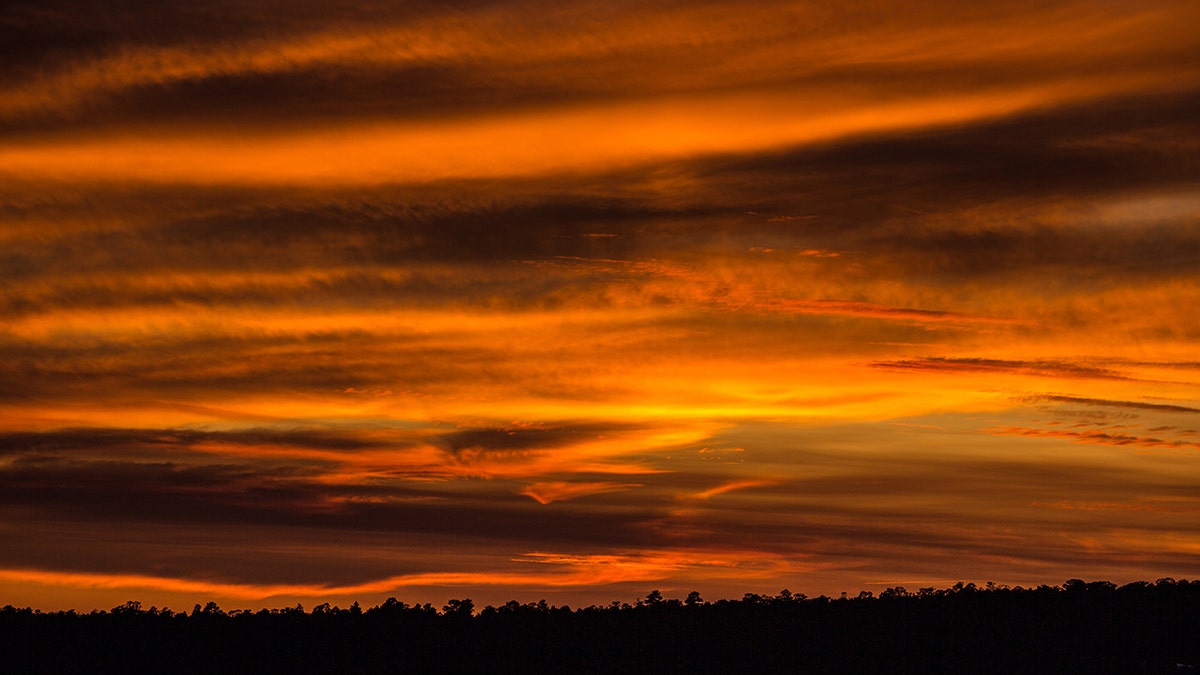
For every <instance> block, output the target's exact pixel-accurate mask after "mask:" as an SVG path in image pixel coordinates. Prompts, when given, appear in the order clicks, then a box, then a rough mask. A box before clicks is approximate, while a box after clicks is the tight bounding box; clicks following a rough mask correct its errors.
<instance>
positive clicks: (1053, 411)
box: [0, 0, 1200, 610]
mask: <svg viewBox="0 0 1200 675" xmlns="http://www.w3.org/2000/svg"><path fill="white" fill-rule="evenodd" d="M1196 25H1200V5H1198V4H1197V3H1195V2H1194V1H1191V0H1186V1H1179V2H1175V1H1160V2H1119V1H1100V2H1097V1H1094V0H1090V1H1088V2H1055V3H1046V2H1032V1H1031V2H1022V1H1018V0H1001V1H998V2H990V3H961V2H937V1H931V2H910V3H899V2H895V3H885V2H865V1H864V2H858V1H852V2H845V3H828V2H807V1H805V2H771V1H755V2H732V1H730V2H703V1H700V2H695V1H689V2H682V1H680V2H672V1H662V0H649V1H646V0H639V1H637V2H632V1H630V2H626V1H624V0H615V1H614V0H606V1H605V2H598V1H590V0H581V1H579V2H566V3H564V2H548V1H547V2H543V1H541V0H507V1H500V0H496V1H490V2H489V1H486V0H480V1H477V2H468V1H462V2H459V1H448V2H447V1H443V2H432V1H430V2H403V3H397V2H378V3H373V2H369V1H364V2H353V3H346V2H341V3H330V2H312V1H305V0H299V1H298V0H287V1H286V2H284V1H283V0H257V1H254V2H244V1H237V2H234V1H232V0H198V1H196V2H187V3H183V2H178V3H177V2H160V1H158V0H154V1H151V0H124V1H122V2H113V3H92V2H72V1H70V0H38V1H37V2H24V3H22V2H17V3H11V2H10V3H5V4H4V6H3V8H0V282H2V283H0V604H13V605H16V606H32V607H36V608H41V609H46V610H54V609H68V608H74V609H80V610H89V609H93V608H108V607H112V606H115V605H117V604H121V603H123V602H125V601H127V600H138V601H140V602H142V603H143V604H144V605H145V606H150V605H156V606H159V607H162V606H169V607H172V608H174V609H176V610H181V609H182V610H186V609H189V608H190V607H191V606H192V604H193V603H204V602H208V601H216V602H218V603H219V604H220V605H221V606H223V607H226V608H231V607H241V608H259V607H284V606H294V605H295V604H296V603H301V604H303V605H304V606H306V607H311V606H312V605H313V604H315V603H320V602H331V603H333V604H340V605H342V606H347V605H349V604H350V603H352V602H354V601H359V602H360V603H362V604H363V605H364V606H370V605H373V604H377V603H379V602H382V601H383V600H384V599H386V598H387V597H396V598H398V599H400V600H403V601H407V602H410V603H412V602H432V603H435V604H438V605H440V603H442V602H444V601H445V600H446V599H448V598H465V597H469V598H472V599H474V601H475V602H476V604H477V605H478V606H482V605H483V604H501V603H503V602H505V601H507V600H512V599H515V600H518V601H521V602H530V601H536V600H538V599H543V598H544V599H546V600H548V601H549V602H551V603H552V604H559V605H561V604H569V605H572V606H579V605H587V604H593V603H595V604H607V603H608V602H610V601H612V600H623V601H631V600H633V599H635V598H639V597H644V596H645V595H646V593H647V592H648V591H649V590H651V589H660V590H661V591H662V592H663V594H664V595H665V596H666V597H682V596H683V595H686V594H687V593H688V592H689V591H692V590H697V591H699V592H700V593H701V595H702V596H703V597H704V598H705V599H710V600H713V599H717V598H721V597H735V598H740V597H741V596H742V594H743V593H746V592H756V593H775V592H777V591H779V590H780V589H783V588H787V589H790V590H791V591H792V592H794V593H806V594H808V595H810V596H815V595H818V594H827V595H837V594H838V593H840V592H843V591H846V592H850V593H851V594H857V593H858V591H860V590H869V591H872V592H875V593H878V592H879V591H881V590H883V589H885V588H888V587H892V586H904V587H906V588H908V589H909V590H915V589H918V588H922V587H930V586H933V587H946V586H949V585H951V584H953V583H954V582H956V581H969V582H975V583H980V584H982V583H984V582H986V581H994V582H996V583H1001V584H1010V585H1027V586H1028V585H1037V584H1042V583H1048V584H1059V583H1062V582H1063V581H1065V580H1067V579H1070V578H1083V579H1087V580H1097V579H1103V580H1109V581H1113V582H1116V583H1126V582H1130V581H1134V580H1155V579H1158V578H1161V577H1175V578H1195V577H1196V576H1200V283H1198V282H1200V32H1198V31H1196V29H1195V26H1196Z"/></svg>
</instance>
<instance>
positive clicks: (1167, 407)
mask: <svg viewBox="0 0 1200 675" xmlns="http://www.w3.org/2000/svg"><path fill="white" fill-rule="evenodd" d="M1025 400H1027V401H1049V402H1052V403H1080V404H1083V405H1098V406H1105V407H1113V408H1132V409H1134V410H1151V411H1154V412H1182V413H1200V408H1189V407H1188V406H1183V405H1172V404H1168V403H1146V402H1144V401H1113V400H1109V399H1103V398H1083V397H1079V396H1062V395H1058V394H1038V395H1036V396H1027V397H1025Z"/></svg>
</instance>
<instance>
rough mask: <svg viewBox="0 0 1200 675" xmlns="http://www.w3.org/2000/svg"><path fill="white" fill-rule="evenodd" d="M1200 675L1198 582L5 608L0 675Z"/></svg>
mask: <svg viewBox="0 0 1200 675" xmlns="http://www.w3.org/2000/svg"><path fill="white" fill-rule="evenodd" d="M116 671H120V672H151V671H153V672H230V671H233V672H296V671H299V672H405V673H408V672H411V673H428V672H518V673H525V672H552V673H628V672H653V673H662V672H687V673H694V672H721V673H724V672H743V673H746V672H777V673H1121V674H1126V673H1197V674H1198V675H1200V581H1192V582H1188V581H1175V580H1172V579H1162V580H1159V581H1158V582H1157V583H1145V582H1139V583H1133V584H1128V585H1125V586H1121V587H1119V588H1118V587H1117V586H1115V585H1114V584H1111V583H1108V582H1092V583H1085V582H1083V581H1079V580H1072V581H1068V582H1067V583H1065V584H1063V585H1062V586H1040V587H1038V588H1029V589H1025V588H1019V587H1018V588H1006V587H995V586H991V585H989V586H988V587H987V588H977V587H975V586H974V585H971V584H967V585H963V584H958V585H956V586H954V587H953V588H950V589H946V590H934V589H922V590H921V591H919V592H916V593H909V592H907V591H905V590H904V589H901V588H895V589H888V591H885V592H884V593H882V594H881V595H880V596H879V597H871V596H870V595H869V594H867V593H863V594H860V595H859V596H858V597H850V598H846V597H843V598H836V599H831V598H827V597H824V596H822V597H817V598H806V597H805V596H803V595H793V594H791V593H788V592H787V591H783V592H781V593H780V594H779V595H776V596H760V595H747V596H745V597H744V598H743V599H741V600H720V601H717V602H704V601H702V600H701V599H700V598H699V596H698V595H697V594H694V593H693V594H691V595H690V596H689V597H688V598H687V599H685V600H682V601H681V600H674V599H663V598H662V597H661V596H660V594H659V593H658V592H657V591H655V592H652V593H651V594H650V595H648V596H647V598H646V599H645V600H642V601H639V602H638V603H637V604H635V605H629V604H619V603H614V604H612V605H610V606H605V607H587V608H583V609H574V610H573V609H570V608H567V607H552V606H549V605H547V604H546V603H545V602H544V601H543V602H540V603H534V604H525V605H522V604H519V603H516V602H510V603H508V604H506V605H504V606H502V607H490V606H489V607H487V608H484V609H483V610H482V611H479V612H476V611H475V608H474V607H473V605H472V603H471V601H470V600H451V601H450V602H449V603H448V604H447V605H446V606H445V607H443V608H442V609H441V610H440V611H439V610H438V609H437V608H435V607H433V606H432V605H428V604H426V605H419V606H413V605H406V604H405V603H403V602H397V601H395V600H394V599H392V600H388V601H387V602H386V603H384V604H383V605H380V606H376V607H372V608H370V609H366V610H362V609H360V608H359V607H358V605H357V603H356V604H355V605H354V606H352V607H351V608H348V609H341V608H337V607H330V606H328V605H321V606H318V607H316V608H314V609H313V610H312V611H310V612H306V611H305V610H304V609H302V608H300V607H296V608H293V609H283V610H262V611H258V612H251V611H231V612H225V611H222V610H221V609H220V608H219V607H217V606H216V605H214V604H212V603H210V604H209V605H208V606H207V607H204V608H201V607H200V606H199V605H197V606H196V607H195V608H194V609H193V611H191V612H188V613H174V612H171V611H169V610H158V609H156V608H150V609H142V608H141V606H140V605H139V604H138V603H136V602H130V603H127V604H126V605H123V606H121V607H116V608H114V609H112V610H111V611H107V612H103V611H101V612H91V613H88V614H78V613H76V612H53V613H41V612H36V611H31V610H28V609H15V608H13V607H12V606H7V607H4V608H3V609H0V672H13V673H24V672H116Z"/></svg>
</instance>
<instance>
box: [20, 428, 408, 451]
mask: <svg viewBox="0 0 1200 675" xmlns="http://www.w3.org/2000/svg"><path fill="white" fill-rule="evenodd" d="M382 442H383V441H381V440H380V439H378V438H364V437H362V436H361V433H353V432H343V433H337V432H334V431H329V430H317V429H278V428H270V427H261V428H252V429H241V430H237V431H205V430H196V429H117V428H111V427H80V428H72V429H58V430H54V431H43V432H36V431H16V432H6V433H0V455H19V454H31V453H38V454H50V453H61V452H68V453H69V452H72V451H79V450H84V451H98V452H101V453H105V452H112V451H118V452H120V451H137V450H144V451H147V452H156V451H164V450H175V449H187V448H190V447H193V446H195V445H199V444H205V443H221V444H230V445H238V446H250V447H253V446H260V445H270V446H282V447H292V448H306V449H316V450H344V451H355V450H363V449H367V448H377V447H380V444H381V443H382ZM389 445H390V444H389Z"/></svg>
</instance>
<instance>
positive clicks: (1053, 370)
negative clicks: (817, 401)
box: [868, 356, 1133, 380]
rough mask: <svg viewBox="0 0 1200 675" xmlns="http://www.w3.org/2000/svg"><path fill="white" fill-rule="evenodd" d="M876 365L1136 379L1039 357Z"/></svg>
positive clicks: (927, 359)
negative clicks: (1026, 359)
mask: <svg viewBox="0 0 1200 675" xmlns="http://www.w3.org/2000/svg"><path fill="white" fill-rule="evenodd" d="M868 365H870V366H871V367H873V368H887V369H892V370H901V371H913V372H918V371H936V372H947V373H955V372H960V373H978V372H995V373H1019V374H1025V375H1038V376H1041V377H1066V378H1078V379H1095V380H1130V379H1133V378H1131V377H1129V376H1127V375H1124V374H1122V373H1121V372H1120V371H1116V370H1112V369H1109V368H1101V367H1098V366H1092V365H1086V364H1082V363H1077V362H1073V361H1064V360H1051V359H1038V360H1030V361H1021V360H1011V359H983V358H958V357H942V356H932V357H925V358H919V359H904V360H899V361H874V362H872V363H870V364H868Z"/></svg>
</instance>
